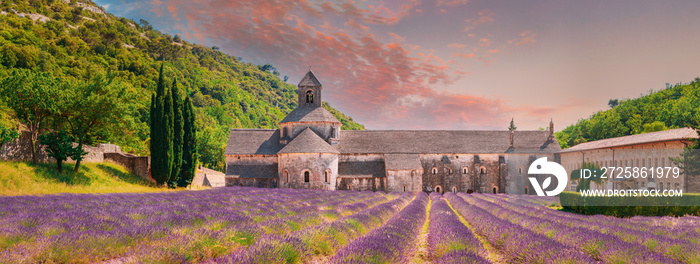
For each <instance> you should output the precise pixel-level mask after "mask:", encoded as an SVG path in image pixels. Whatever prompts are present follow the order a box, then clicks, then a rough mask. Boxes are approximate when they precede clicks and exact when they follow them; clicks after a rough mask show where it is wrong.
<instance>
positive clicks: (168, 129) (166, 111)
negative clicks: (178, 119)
mask: <svg viewBox="0 0 700 264" xmlns="http://www.w3.org/2000/svg"><path fill="white" fill-rule="evenodd" d="M165 90H166V95H165V100H163V107H164V108H163V121H164V123H165V124H164V125H163V128H165V131H164V133H163V134H164V135H167V138H166V140H164V141H163V143H164V144H165V147H164V150H165V152H166V155H165V157H167V167H163V169H164V170H166V171H167V176H168V177H166V178H164V179H165V181H164V182H165V183H168V182H170V178H171V177H172V169H173V160H174V157H175V155H173V134H174V133H173V123H174V121H175V119H174V117H175V113H174V111H173V93H172V90H171V89H168V88H165Z"/></svg>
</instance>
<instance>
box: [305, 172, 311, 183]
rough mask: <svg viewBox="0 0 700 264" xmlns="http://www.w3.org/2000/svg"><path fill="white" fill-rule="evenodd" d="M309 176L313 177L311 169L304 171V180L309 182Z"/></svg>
mask: <svg viewBox="0 0 700 264" xmlns="http://www.w3.org/2000/svg"><path fill="white" fill-rule="evenodd" d="M309 178H311V174H310V173H309V171H305V172H304V182H309Z"/></svg>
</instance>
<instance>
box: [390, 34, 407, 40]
mask: <svg viewBox="0 0 700 264" xmlns="http://www.w3.org/2000/svg"><path fill="white" fill-rule="evenodd" d="M389 36H391V38H393V39H394V40H396V41H398V42H403V41H405V40H406V38H404V37H402V36H399V35H398V34H396V33H393V32H389Z"/></svg>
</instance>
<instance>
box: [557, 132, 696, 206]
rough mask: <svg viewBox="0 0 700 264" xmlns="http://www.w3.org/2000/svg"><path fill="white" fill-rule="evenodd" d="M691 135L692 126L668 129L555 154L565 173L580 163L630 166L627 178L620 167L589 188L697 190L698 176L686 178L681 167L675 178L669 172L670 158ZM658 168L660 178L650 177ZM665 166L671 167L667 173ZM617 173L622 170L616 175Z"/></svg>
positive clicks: (679, 150)
mask: <svg viewBox="0 0 700 264" xmlns="http://www.w3.org/2000/svg"><path fill="white" fill-rule="evenodd" d="M691 138H698V133H697V132H696V131H695V130H694V129H692V128H678V129H670V130H665V131H657V132H651V133H644V134H638V135H630V136H624V137H617V138H609V139H603V140H597V141H591V142H586V143H581V144H578V145H576V146H573V147H571V148H568V149H565V150H562V151H561V152H560V154H559V155H560V158H561V164H562V166H564V168H565V169H566V171H567V173H569V175H570V174H571V172H572V171H574V170H577V169H580V168H581V167H582V165H583V163H588V164H593V165H595V166H596V167H599V168H601V167H606V168H610V167H615V168H630V171H631V173H630V177H626V176H625V173H626V172H625V171H624V169H620V170H619V171H618V169H616V172H615V174H614V175H615V178H613V179H610V178H607V179H604V180H602V181H601V183H595V182H592V183H591V189H598V190H627V189H635V190H639V189H658V190H669V189H672V190H683V191H684V192H700V179H698V177H686V175H685V174H683V173H682V170H679V171H680V173H679V174H678V177H674V176H675V175H674V174H673V173H672V172H673V171H672V170H673V168H675V167H677V165H676V164H674V163H673V162H672V161H671V159H670V158H678V157H680V153H681V152H683V149H684V148H685V147H687V146H688V145H690V144H691V143H692V142H691V141H690V139H691ZM634 168H637V171H640V170H646V177H642V175H641V174H637V175H638V176H637V177H634V176H633V174H632V173H633V171H634ZM658 168H664V169H663V171H664V173H663V174H662V175H661V176H662V177H661V178H657V177H654V178H652V177H650V176H651V173H652V172H651V170H655V171H657V170H658ZM665 168H671V171H670V172H671V173H670V175H669V174H668V173H667V172H669V171H668V169H665ZM618 173H622V174H621V175H620V178H618V176H617V175H618ZM657 176H658V174H657ZM569 184H570V186H569V188H568V189H569V190H572V191H573V190H576V184H577V183H576V182H575V181H571V182H570V183H569Z"/></svg>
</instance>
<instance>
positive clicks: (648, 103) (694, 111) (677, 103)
mask: <svg viewBox="0 0 700 264" xmlns="http://www.w3.org/2000/svg"><path fill="white" fill-rule="evenodd" d="M608 105H609V107H610V108H609V109H606V110H601V111H598V112H596V113H594V114H593V115H591V116H590V117H589V118H586V119H580V120H579V121H578V122H577V123H576V124H573V125H570V126H568V127H566V128H565V129H564V130H562V131H560V132H556V133H555V134H556V136H557V139H558V140H559V144H560V145H561V147H562V148H568V147H572V146H574V145H577V144H580V143H583V142H588V141H594V140H600V139H606V138H612V137H620V136H626V135H634V134H640V133H647V132H653V131H660V130H666V129H672V128H680V127H691V128H698V127H700V78H695V80H693V81H692V82H690V83H685V84H680V83H679V84H676V85H673V86H669V87H668V88H666V89H661V90H658V91H653V90H650V91H649V92H648V93H646V94H643V95H641V96H640V97H639V98H635V99H623V100H618V99H611V100H610V101H609V102H608Z"/></svg>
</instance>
